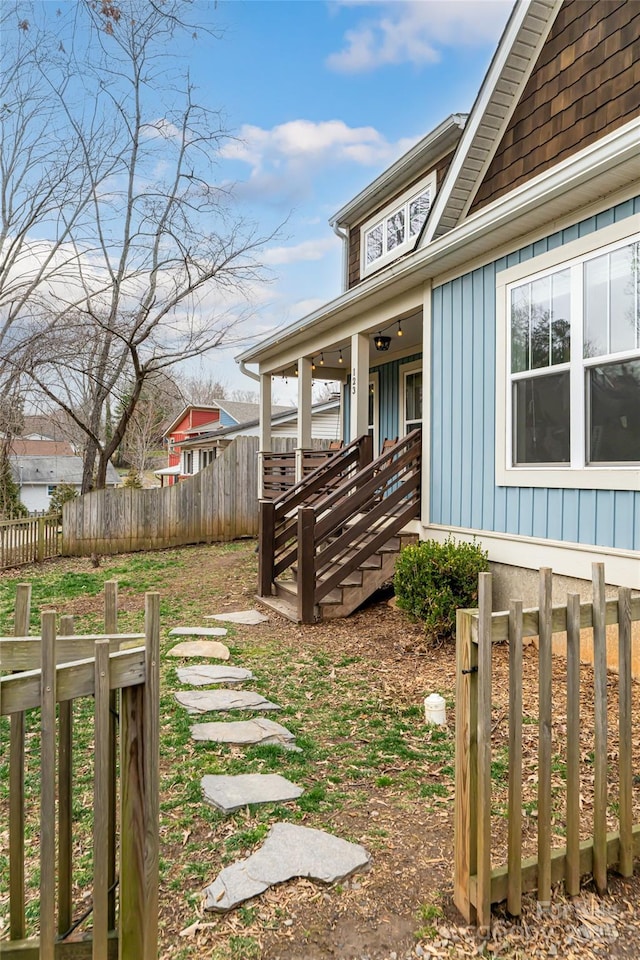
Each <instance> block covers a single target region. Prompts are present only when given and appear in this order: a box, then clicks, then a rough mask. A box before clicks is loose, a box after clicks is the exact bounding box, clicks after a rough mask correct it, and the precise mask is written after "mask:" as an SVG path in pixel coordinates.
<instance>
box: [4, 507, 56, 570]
mask: <svg viewBox="0 0 640 960" xmlns="http://www.w3.org/2000/svg"><path fill="white" fill-rule="evenodd" d="M60 531H61V527H60V517H59V516H58V514H51V515H48V516H42V517H24V518H22V519H20V520H0V570H6V569H8V568H9V567H18V566H22V565H23V564H26V563H42V561H43V560H48V559H49V558H50V557H59V556H60V550H61V536H60Z"/></svg>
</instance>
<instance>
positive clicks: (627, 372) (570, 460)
mask: <svg viewBox="0 0 640 960" xmlns="http://www.w3.org/2000/svg"><path fill="white" fill-rule="evenodd" d="M496 308H497V311H496V312H497V356H496V431H497V433H496V476H497V482H498V484H500V485H507V486H514V485H515V486H550V487H581V488H593V489H603V488H608V489H622V490H640V217H637V216H634V217H630V218H627V219H626V220H624V221H622V222H621V223H619V224H614V225H612V226H610V227H606V228H605V229H603V230H600V231H597V232H595V233H592V234H589V235H588V236H586V237H582V238H580V239H579V240H576V241H573V242H571V243H568V244H565V245H564V246H562V247H557V248H555V249H554V250H552V251H550V252H548V253H546V254H543V255H542V256H540V257H536V258H535V259H533V260H529V261H528V262H526V263H523V264H520V265H518V266H517V267H513V268H511V269H510V270H507V271H504V273H501V274H499V283H498V287H497V303H496Z"/></svg>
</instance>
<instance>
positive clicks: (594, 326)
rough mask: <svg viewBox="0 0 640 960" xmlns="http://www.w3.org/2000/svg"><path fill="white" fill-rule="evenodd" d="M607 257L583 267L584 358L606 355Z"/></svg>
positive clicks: (588, 262) (607, 341)
mask: <svg viewBox="0 0 640 960" xmlns="http://www.w3.org/2000/svg"><path fill="white" fill-rule="evenodd" d="M608 275H609V255H608V254H605V255H604V256H603V257H595V258H594V259H593V260H588V261H587V262H586V263H585V265H584V356H585V357H601V356H602V355H603V354H605V353H608V352H609V349H608V343H609V336H608V309H607V304H608V299H609V293H608Z"/></svg>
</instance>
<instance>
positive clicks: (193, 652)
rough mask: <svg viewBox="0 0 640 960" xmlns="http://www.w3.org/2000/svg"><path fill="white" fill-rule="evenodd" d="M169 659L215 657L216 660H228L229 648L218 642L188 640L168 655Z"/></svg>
mask: <svg viewBox="0 0 640 960" xmlns="http://www.w3.org/2000/svg"><path fill="white" fill-rule="evenodd" d="M167 656H168V657H215V658H216V660H228V659H229V657H230V656H231V654H230V653H229V647H225V645H224V643H220V642H219V641H218V640H186V641H185V642H184V643H177V644H176V645H175V647H172V648H171V650H169V651H168V653H167Z"/></svg>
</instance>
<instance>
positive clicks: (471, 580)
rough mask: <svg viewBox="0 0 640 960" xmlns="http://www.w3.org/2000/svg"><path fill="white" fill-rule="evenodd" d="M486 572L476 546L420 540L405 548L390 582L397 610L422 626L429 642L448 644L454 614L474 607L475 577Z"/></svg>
mask: <svg viewBox="0 0 640 960" xmlns="http://www.w3.org/2000/svg"><path fill="white" fill-rule="evenodd" d="M488 568H489V563H488V560H487V553H486V551H484V550H482V549H481V547H480V546H479V545H478V544H477V543H475V542H474V543H465V542H464V541H460V542H459V543H456V541H455V540H454V539H453V537H448V538H447V540H445V542H444V543H438V542H437V541H436V540H423V541H422V542H420V543H416V544H413V545H412V546H410V547H405V549H404V550H403V551H402V553H401V554H400V556H399V558H398V562H397V564H396V572H395V576H394V579H393V586H394V589H395V593H396V597H397V601H398V606H399V607H400V609H401V610H405V611H406V612H407V613H408V614H409V616H410V617H411V618H412V619H414V620H420V621H422V622H423V623H424V629H425V633H426V634H427V636H428V637H429V638H430V639H432V640H434V641H443V640H450V639H452V638H453V637H454V635H455V629H456V610H457V609H458V608H459V607H475V606H476V604H477V601H478V574H479V573H481V572H482V571H483V570H488Z"/></svg>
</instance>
